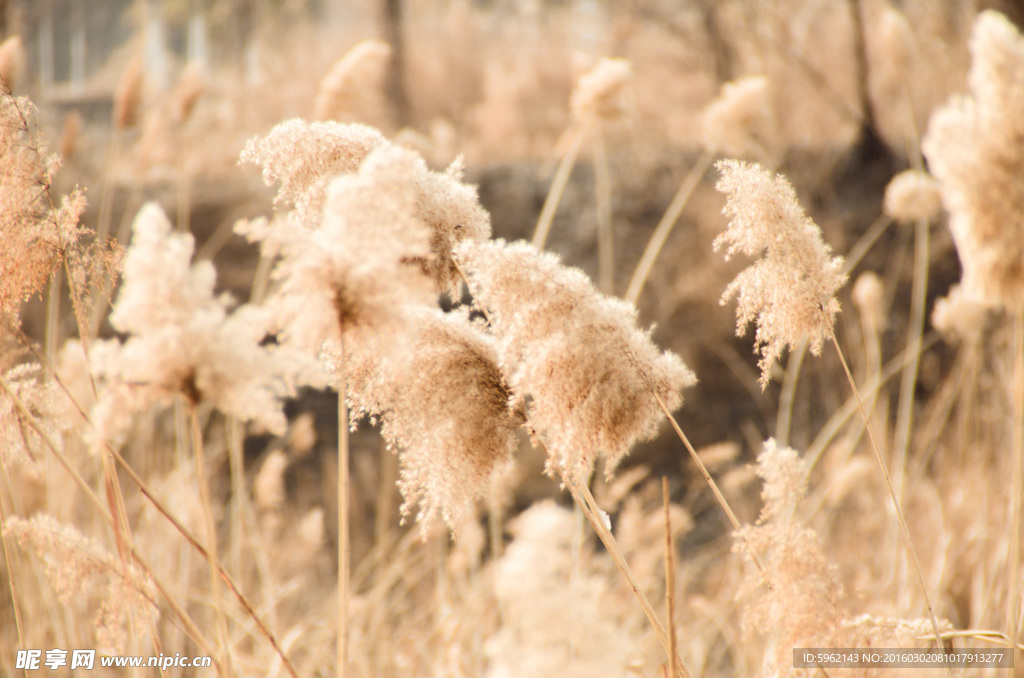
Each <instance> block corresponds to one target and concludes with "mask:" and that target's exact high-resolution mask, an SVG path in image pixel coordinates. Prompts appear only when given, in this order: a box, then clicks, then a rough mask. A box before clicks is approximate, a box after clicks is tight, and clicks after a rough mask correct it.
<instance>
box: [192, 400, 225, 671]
mask: <svg viewBox="0 0 1024 678" xmlns="http://www.w3.org/2000/svg"><path fill="white" fill-rule="evenodd" d="M189 414H190V417H189V419H190V423H191V434H192V454H193V456H194V457H195V462H196V480H197V481H198V484H199V501H200V502H201V503H202V507H203V519H204V521H205V523H206V524H205V528H206V560H207V562H209V563H210V603H211V604H212V605H213V607H214V609H215V610H216V619H217V642H218V643H219V644H220V649H221V653H222V657H223V661H224V670H225V672H226V674H227V675H229V676H230V675H232V670H231V646H230V644H229V642H228V620H227V614H226V613H225V611H224V600H223V595H222V593H221V587H220V583H221V582H220V577H219V576H217V574H218V573H219V572H220V569H221V568H220V561H219V560H218V558H217V522H216V521H215V520H214V518H213V501H212V500H211V498H210V479H209V478H208V477H207V475H206V454H205V452H204V450H203V433H202V430H201V429H200V427H199V408H198V407H197V406H196V405H195V404H194V403H193V404H191V406H190V407H189Z"/></svg>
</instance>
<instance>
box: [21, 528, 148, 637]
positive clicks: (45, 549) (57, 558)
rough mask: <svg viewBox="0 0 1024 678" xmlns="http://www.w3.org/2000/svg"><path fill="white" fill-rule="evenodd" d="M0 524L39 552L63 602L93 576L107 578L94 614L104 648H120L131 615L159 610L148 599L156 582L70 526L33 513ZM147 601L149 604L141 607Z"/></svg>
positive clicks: (45, 569) (27, 545) (27, 547)
mask: <svg viewBox="0 0 1024 678" xmlns="http://www.w3.org/2000/svg"><path fill="white" fill-rule="evenodd" d="M3 529H4V532H5V533H7V534H10V535H13V536H14V537H15V539H17V540H18V543H19V544H20V545H21V547H22V548H24V549H31V550H32V551H34V552H35V553H36V554H38V556H39V557H40V558H41V559H42V561H43V569H44V571H45V572H46V576H47V578H48V579H49V580H50V583H51V585H52V586H53V588H54V590H55V591H56V592H57V596H58V597H59V598H60V600H61V602H63V603H64V604H65V605H67V604H69V603H70V602H71V600H72V597H73V596H75V595H77V594H79V593H82V592H84V591H86V590H87V589H88V587H89V586H90V585H91V584H92V583H94V582H95V580H96V579H105V580H106V585H105V588H104V590H103V599H102V602H101V603H100V606H99V610H98V612H97V614H96V617H95V624H96V640H97V644H98V645H99V646H100V648H101V649H102V650H104V651H106V652H109V653H111V654H115V653H119V652H123V651H124V645H125V641H126V639H127V636H128V625H129V624H130V623H131V622H132V619H133V618H135V619H144V618H146V615H151V616H152V615H158V614H159V610H157V609H156V606H155V605H153V603H152V600H153V598H154V596H155V593H156V587H155V586H154V584H153V582H152V580H151V579H150V578H149V576H148V575H147V574H146V573H144V572H141V571H139V570H138V568H136V567H135V566H127V567H126V566H124V565H123V564H121V563H119V562H118V561H117V560H115V559H114V557H113V556H111V555H110V554H109V553H108V552H107V551H106V550H105V549H104V548H103V547H102V546H101V545H100V544H99V543H97V542H96V541H95V540H93V539H90V538H89V537H86V536H85V535H84V534H82V533H81V532H80V531H79V530H78V529H76V528H75V527H74V526H72V525H68V524H65V523H61V522H59V521H57V520H56V519H55V518H53V517H52V516H49V515H46V514H41V513H37V514H35V515H34V516H32V517H31V518H29V519H27V520H26V519H24V518H19V517H13V518H10V519H8V520H7V524H6V525H5V526H4V528H3ZM147 606H148V607H149V610H143V608H144V607H147ZM133 635H134V634H133Z"/></svg>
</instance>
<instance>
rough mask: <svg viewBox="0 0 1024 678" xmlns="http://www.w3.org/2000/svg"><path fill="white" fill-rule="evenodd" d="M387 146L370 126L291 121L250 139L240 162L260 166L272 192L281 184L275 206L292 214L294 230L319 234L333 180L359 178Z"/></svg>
mask: <svg viewBox="0 0 1024 678" xmlns="http://www.w3.org/2000/svg"><path fill="white" fill-rule="evenodd" d="M384 143H385V139H384V137H383V136H381V133H380V132H378V131H377V130H375V129H374V128H372V127H369V126H367V125H358V124H349V125H343V124H341V123H337V122H306V121H304V120H298V119H295V120H287V121H285V122H282V123H280V124H278V125H277V126H275V127H274V129H272V130H271V131H270V134H268V135H267V136H265V137H262V138H260V137H257V138H254V139H250V140H249V142H248V143H246V145H245V150H243V151H242V156H241V160H240V162H242V163H250V164H253V165H259V166H260V167H261V168H262V170H263V181H264V182H266V184H267V186H272V185H274V184H280V187H279V188H278V191H277V197H276V198H275V199H274V206H275V207H278V208H287V209H291V210H292V215H291V220H292V221H293V222H294V223H295V224H298V225H301V226H304V227H306V228H310V229H315V228H317V227H318V226H319V225H320V218H321V214H322V212H323V201H324V192H325V190H326V188H327V184H328V183H330V181H331V179H332V178H333V177H335V176H338V175H339V174H350V173H352V172H355V171H356V170H357V169H359V164H360V163H361V162H362V161H363V160H364V159H365V158H366V156H367V155H368V154H369V153H370V151H372V150H373V149H374V148H376V147H378V146H380V145H382V144H384Z"/></svg>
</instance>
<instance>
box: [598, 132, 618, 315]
mask: <svg viewBox="0 0 1024 678" xmlns="http://www.w3.org/2000/svg"><path fill="white" fill-rule="evenodd" d="M594 193H595V194H596V202H597V205H596V207H597V262H598V263H597V280H598V287H600V288H601V291H602V292H604V293H605V294H607V295H613V294H615V229H614V227H613V224H612V180H611V172H610V171H609V169H608V149H607V147H606V146H605V143H604V134H602V132H601V129H600V128H598V129H597V133H596V134H595V135H594Z"/></svg>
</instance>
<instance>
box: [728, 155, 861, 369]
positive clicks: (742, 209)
mask: <svg viewBox="0 0 1024 678" xmlns="http://www.w3.org/2000/svg"><path fill="white" fill-rule="evenodd" d="M716 166H717V167H718V169H719V170H720V171H721V172H722V177H721V178H720V179H719V180H718V183H717V184H716V185H715V188H717V189H718V190H719V191H721V192H722V193H725V194H726V203H725V210H724V213H725V214H726V215H727V216H728V217H729V227H728V228H727V229H726V230H725V231H724V232H723V233H722V234H721V235H719V236H718V237H717V238H716V239H715V242H714V247H715V249H716V250H717V249H718V248H720V247H722V245H727V246H728V248H727V250H726V258H729V257H730V256H731V255H732V254H734V253H735V252H742V253H743V254H746V255H748V256H758V255H763V256H762V258H761V259H759V260H758V261H756V262H754V263H753V264H752V265H751V266H750V267H748V268H747V269H746V270H744V271H742V272H741V273H740V274H739V275H738V276H736V279H735V280H733V281H732V282H731V283H730V284H729V286H728V287H727V288H726V290H725V293H724V294H723V295H722V302H721V303H723V304H725V303H726V302H727V301H728V300H729V299H731V298H732V297H734V296H735V297H737V298H738V299H737V306H736V331H737V334H738V335H742V334H743V333H744V332H745V331H746V329H747V326H748V325H749V324H750V323H751V322H756V323H757V334H756V335H755V338H754V346H755V350H756V351H759V352H760V354H761V360H760V362H759V363H758V364H759V365H760V367H761V387H762V388H764V387H766V386H767V385H768V381H769V379H770V377H771V367H772V365H773V364H774V363H775V361H776V360H778V359H779V357H780V356H781V355H782V352H783V350H784V349H785V348H786V347H787V346H789V347H792V346H794V345H796V344H797V343H799V342H800V341H802V340H804V339H807V340H809V341H810V345H811V351H812V352H813V353H814V354H815V355H817V354H819V353H820V352H821V346H822V343H823V342H824V340H825V339H826V338H827V337H828V336H829V334H830V332H831V331H832V325H833V323H834V322H835V316H836V313H838V312H839V302H838V301H837V300H836V298H835V294H836V291H837V290H838V289H839V288H840V287H842V285H843V284H844V283H845V282H846V275H845V274H844V273H843V272H842V266H843V260H842V258H841V257H835V258H833V257H832V256H831V254H832V250H831V248H829V246H828V245H826V244H825V243H824V241H822V238H821V229H819V228H818V226H817V224H815V223H814V221H812V220H811V219H810V218H809V217H808V216H807V215H806V214H804V211H803V209H802V208H801V207H800V204H799V202H798V201H797V197H796V192H795V191H794V190H793V187H792V186H791V185H790V184H789V182H788V181H786V179H785V177H783V176H781V175H776V176H772V174H771V173H770V172H768V171H767V170H766V169H764V168H763V167H761V166H760V165H757V164H750V163H745V162H740V161H737V160H722V161H719V162H718V164H717V165H716Z"/></svg>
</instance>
